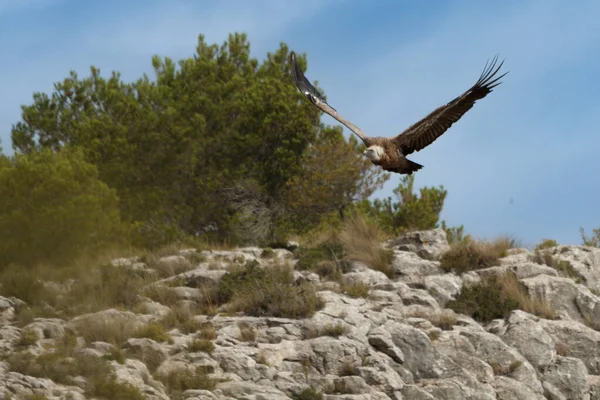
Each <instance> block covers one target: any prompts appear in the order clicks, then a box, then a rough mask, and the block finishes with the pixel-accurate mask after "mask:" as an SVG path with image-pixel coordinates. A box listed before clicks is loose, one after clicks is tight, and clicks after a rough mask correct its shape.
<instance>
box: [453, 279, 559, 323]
mask: <svg viewBox="0 0 600 400" xmlns="http://www.w3.org/2000/svg"><path fill="white" fill-rule="evenodd" d="M446 307H447V308H449V309H452V310H454V311H455V312H457V313H461V314H466V315H469V316H471V317H472V318H473V319H475V320H476V321H480V322H489V321H491V320H493V319H496V318H504V317H506V316H507V315H508V314H509V313H510V312H511V311H512V310H515V309H521V310H523V311H526V312H528V313H531V314H535V315H537V316H539V317H542V318H548V319H553V318H554V310H553V309H552V307H551V306H550V305H549V304H548V303H546V302H544V301H542V300H541V299H538V298H532V297H530V296H529V295H528V294H527V292H526V291H525V288H524V287H523V286H521V284H520V283H519V281H518V280H517V278H516V277H515V275H514V274H512V273H506V274H504V275H502V276H500V277H493V278H490V279H488V280H486V281H483V282H481V283H479V284H476V285H473V286H471V287H466V288H463V290H462V291H461V292H460V294H459V295H458V296H457V297H456V300H452V301H450V302H448V304H446Z"/></svg>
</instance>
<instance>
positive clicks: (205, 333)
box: [198, 322, 217, 340]
mask: <svg viewBox="0 0 600 400" xmlns="http://www.w3.org/2000/svg"><path fill="white" fill-rule="evenodd" d="M198 337H199V338H200V339H206V340H215V339H216V338H217V330H216V329H215V327H214V325H213V324H211V323H210V322H208V323H204V324H202V325H201V327H200V332H198Z"/></svg>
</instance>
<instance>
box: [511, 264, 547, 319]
mask: <svg viewBox="0 0 600 400" xmlns="http://www.w3.org/2000/svg"><path fill="white" fill-rule="evenodd" d="M500 282H501V284H502V288H503V291H504V293H506V295H507V296H508V297H510V298H512V299H515V300H516V301H517V302H518V303H519V308H520V309H521V310H523V311H525V312H528V313H530V314H534V315H537V316H539V317H542V318H546V319H554V318H556V313H555V312H554V309H553V308H552V306H551V305H550V303H548V302H546V301H544V300H542V299H540V298H538V297H534V296H530V295H529V294H528V293H527V291H526V289H525V287H524V286H523V285H521V284H520V283H519V281H518V280H517V277H516V276H515V275H514V274H511V273H507V274H504V275H503V276H502V278H501V279H500Z"/></svg>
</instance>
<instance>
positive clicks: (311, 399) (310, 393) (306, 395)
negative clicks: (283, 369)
mask: <svg viewBox="0 0 600 400" xmlns="http://www.w3.org/2000/svg"><path fill="white" fill-rule="evenodd" d="M292 399H293V400H323V393H321V392H317V391H316V390H315V389H313V388H306V389H304V390H303V391H301V392H299V393H296V394H292Z"/></svg>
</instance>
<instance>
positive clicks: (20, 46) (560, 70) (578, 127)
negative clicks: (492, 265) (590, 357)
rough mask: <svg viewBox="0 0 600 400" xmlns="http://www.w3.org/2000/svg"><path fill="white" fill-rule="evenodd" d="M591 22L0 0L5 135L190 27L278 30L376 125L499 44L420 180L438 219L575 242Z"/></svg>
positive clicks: (147, 69) (481, 8)
mask: <svg viewBox="0 0 600 400" xmlns="http://www.w3.org/2000/svg"><path fill="white" fill-rule="evenodd" d="M599 20H600V2H597V1H592V0H581V1H578V2H567V1H559V0H519V1H517V0H512V1H510V0H509V1H503V2H494V1H478V0H444V1H424V0H401V1H400V0H398V1H392V0H377V1H352V0H306V1H303V2H299V1H287V0H285V1H284V0H271V1H261V0H253V1H233V0H222V1H199V0H196V1H183V0H171V1H166V0H144V1H142V0H128V1H122V2H121V1H119V2H117V1H114V0H105V1H102V2H92V1H89V2H84V1H82V0H0V55H1V57H2V62H1V63H0V77H2V87H3V95H2V97H1V98H0V138H1V140H2V147H3V148H4V152H5V153H7V154H12V150H11V142H10V130H11V126H12V124H14V123H16V122H18V121H19V119H20V105H22V104H30V103H31V102H32V94H33V93H34V92H36V91H45V92H51V91H52V88H53V86H52V85H53V83H54V82H56V81H59V80H61V79H62V78H64V77H66V76H67V75H68V73H69V71H70V70H75V71H77V72H78V73H79V74H80V76H87V75H88V74H89V67H90V66H91V65H94V66H96V67H99V68H100V69H101V70H102V72H103V74H109V73H110V71H112V70H117V71H120V72H121V73H122V77H123V79H124V80H126V81H131V80H135V79H137V78H139V77H140V76H141V75H142V74H143V73H148V74H149V75H150V76H152V67H151V57H152V55H153V54H159V55H161V56H168V57H171V58H173V59H175V60H179V59H181V58H184V57H189V56H191V55H192V54H193V53H194V51H195V45H196V42H197V37H198V34H200V33H203V34H205V36H206V40H207V41H208V42H209V43H214V42H217V43H219V44H220V43H222V42H223V41H224V40H225V39H226V37H227V34H228V33H230V32H246V33H247V34H248V35H249V40H250V42H251V45H252V53H253V55H254V56H255V57H258V58H259V59H262V58H263V57H264V56H265V54H266V52H268V51H273V50H275V49H276V48H277V47H278V45H279V43H280V42H286V43H287V44H288V45H289V46H290V47H291V48H292V49H294V50H296V51H297V52H300V53H303V52H306V53H307V55H308V71H307V76H308V77H309V79H311V80H317V81H318V82H319V86H320V87H322V88H323V89H324V91H325V92H326V95H327V98H328V101H329V102H330V103H331V104H332V105H333V106H334V107H335V108H336V109H337V110H338V111H339V112H340V113H341V114H342V115H343V116H345V117H346V118H348V119H349V120H350V121H352V122H353V123H355V124H356V125H358V126H359V127H361V128H362V129H363V130H364V131H365V132H367V133H368V134H370V135H374V136H389V135H395V134H397V133H399V132H401V131H402V130H403V129H405V128H406V127H408V126H409V125H410V124H412V123H413V122H415V121H417V120H418V119H420V118H422V117H423V116H425V115H426V114H427V113H429V112H430V111H432V110H433V109H434V108H436V107H438V106H440V105H442V104H444V103H446V102H447V101H449V100H451V99H452V98H454V97H455V96H457V95H459V94H460V93H462V92H463V91H464V90H466V89H467V88H468V87H469V86H470V85H471V84H473V83H474V82H475V81H476V80H477V78H478V77H479V74H480V73H481V70H482V69H483V66H484V65H485V62H486V60H487V59H488V58H490V57H492V56H493V55H494V54H496V53H499V54H500V57H501V58H504V59H506V62H505V66H504V69H505V70H510V73H509V74H508V75H507V76H506V77H505V78H504V79H503V82H504V83H503V84H502V85H500V86H499V87H498V88H496V89H495V90H494V92H493V93H491V94H490V95H489V96H488V97H486V98H485V99H483V100H482V101H480V102H478V103H477V104H476V105H475V106H474V107H473V109H471V111H469V112H468V113H467V114H466V115H465V116H464V117H463V118H462V119H461V120H460V121H459V122H457V123H456V124H454V126H452V127H451V128H450V130H449V131H447V132H446V133H445V134H444V135H443V136H442V137H441V138H439V139H438V140H437V141H436V142H434V144H433V145H431V146H430V147H428V148H426V149H424V150H422V151H421V152H418V153H413V154H412V155H411V157H410V158H411V159H413V160H414V161H416V162H418V163H420V164H423V165H425V168H424V169H423V170H421V171H419V172H418V173H417V174H416V184H417V185H418V186H423V185H427V186H437V185H444V187H445V188H446V189H447V190H448V197H447V199H446V204H445V207H444V211H443V213H442V217H443V218H444V219H446V221H447V222H448V223H449V224H450V225H460V224H464V226H465V230H466V231H467V232H468V233H471V234H473V235H474V236H476V237H481V238H493V237H494V236H497V235H502V234H511V235H513V236H515V237H516V238H518V239H521V240H522V241H523V243H524V244H525V245H530V246H531V245H534V244H535V243H537V242H538V241H540V240H541V239H542V238H554V239H556V240H558V241H559V242H561V243H568V244H579V243H580V242H581V239H580V235H579V227H584V228H585V229H586V231H587V232H588V233H590V231H591V229H592V228H593V227H598V226H600V207H599V202H598V199H600V162H599V161H598V160H597V158H596V157H597V156H598V155H600V132H599V131H598V128H597V127H598V126H599V125H600V95H599V93H600V84H599V83H598V82H599V81H598V79H597V71H598V65H599V63H600V35H598V33H597V32H598V30H597V29H598V28H597V22H598V21H599ZM323 120H324V121H325V122H326V123H329V124H333V123H336V124H337V122H336V121H335V120H333V119H332V118H330V117H329V116H324V117H323ZM346 132H347V133H348V131H347V130H346ZM398 181H399V177H398V176H394V177H392V179H391V180H390V181H388V183H387V184H386V186H385V187H384V189H383V190H381V191H380V192H378V193H377V196H379V197H381V196H388V195H391V193H392V189H393V188H394V187H396V186H397V184H398Z"/></svg>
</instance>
